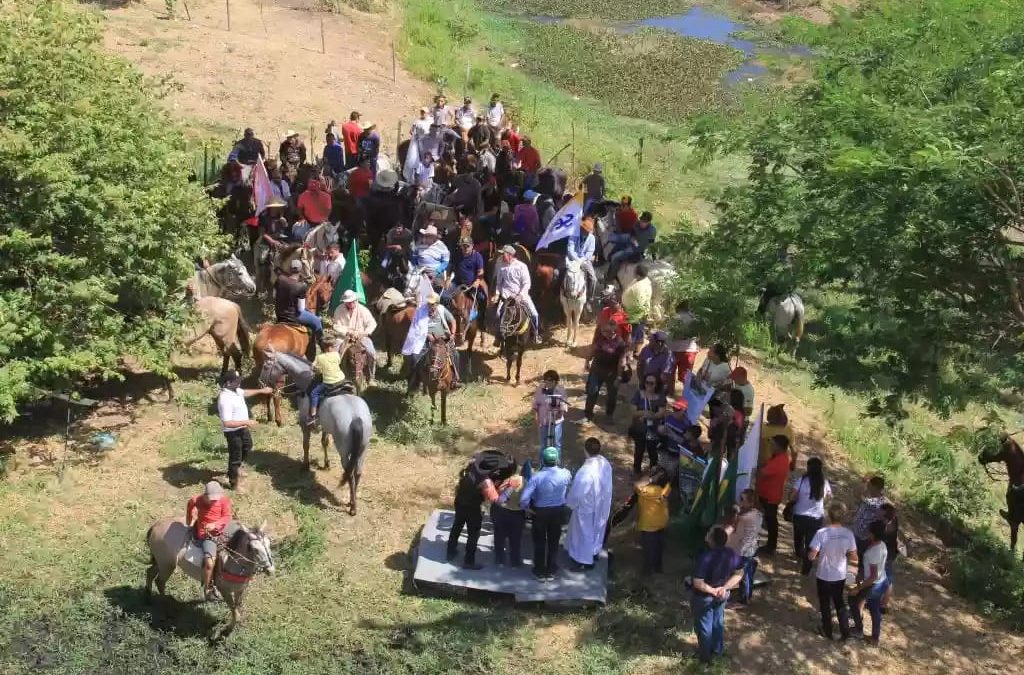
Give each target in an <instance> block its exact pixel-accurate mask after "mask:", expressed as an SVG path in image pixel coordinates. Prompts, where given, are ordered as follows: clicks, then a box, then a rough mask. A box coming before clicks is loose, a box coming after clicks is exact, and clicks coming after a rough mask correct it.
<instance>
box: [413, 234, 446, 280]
mask: <svg viewBox="0 0 1024 675" xmlns="http://www.w3.org/2000/svg"><path fill="white" fill-rule="evenodd" d="M450 261H451V253H450V252H449V251H448V247H447V246H445V245H444V242H443V241H441V239H440V238H439V236H438V233H437V226H436V225H427V226H426V227H425V228H423V229H422V230H420V241H419V243H418V244H416V247H415V248H414V249H413V252H412V263H413V264H414V265H416V266H417V267H419V268H421V269H423V270H424V271H425V272H427V275H428V276H429V277H430V278H431V279H438V278H441V277H442V276H443V275H444V272H445V270H447V269H448V263H449V262H450Z"/></svg>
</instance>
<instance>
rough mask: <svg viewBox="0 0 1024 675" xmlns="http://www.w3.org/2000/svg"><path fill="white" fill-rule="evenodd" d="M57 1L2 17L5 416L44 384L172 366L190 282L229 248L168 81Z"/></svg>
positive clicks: (0, 247)
mask: <svg viewBox="0 0 1024 675" xmlns="http://www.w3.org/2000/svg"><path fill="white" fill-rule="evenodd" d="M100 40H101V34H100V30H99V25H98V19H97V18H96V15H94V14H92V13H89V12H86V11H82V10H79V9H77V8H73V7H70V6H68V5H67V4H65V3H64V2H60V1H59V0H45V1H39V0H16V1H15V2H13V3H7V6H5V8H4V9H3V10H2V11H0V417H2V418H3V419H4V420H7V421H10V420H11V419H13V417H14V416H15V415H16V414H17V412H16V406H17V405H18V404H19V403H20V402H22V401H25V400H26V399H30V398H32V397H34V396H38V395H39V391H38V388H64V387H68V386H71V385H73V384H74V383H76V382H80V381H81V380H82V378H85V377H93V376H97V377H116V376H117V375H118V367H119V365H120V364H121V363H122V362H123V359H124V358H131V359H132V360H133V361H135V362H137V363H139V364H141V365H142V366H145V367H149V368H153V369H155V370H157V371H158V372H164V373H166V371H167V368H168V358H167V357H168V354H169V351H170V348H171V344H172V342H173V341H174V339H175V338H176V336H177V335H178V334H179V332H180V329H181V325H182V322H183V320H184V319H185V317H186V315H187V311H188V309H187V307H186V306H185V305H184V303H183V302H181V301H180V297H181V289H182V282H183V280H184V279H185V278H186V277H187V276H188V275H189V274H190V273H191V269H192V258H193V256H194V255H196V254H197V252H198V251H202V250H209V249H211V248H213V247H215V246H217V244H218V242H217V240H216V237H217V235H216V221H215V219H214V217H213V212H212V207H211V204H210V201H209V200H208V199H207V198H206V197H205V195H204V194H203V192H202V190H201V189H200V187H199V186H197V185H194V184H191V183H189V180H188V178H189V174H190V168H191V162H190V159H189V156H188V155H187V153H186V152H185V146H184V141H183V137H182V135H181V133H180V131H179V130H178V128H177V127H176V126H175V125H174V124H173V123H172V122H171V121H170V120H169V118H168V116H167V115H166V114H165V113H164V112H163V111H161V110H160V109H159V108H158V107H157V103H155V101H156V100H157V99H158V98H159V97H160V91H159V88H158V86H157V85H156V83H153V82H150V81H147V80H146V79H145V78H143V77H142V76H141V75H140V74H139V73H137V72H136V71H135V70H133V69H132V68H131V67H130V66H129V65H128V64H127V63H125V62H123V61H121V60H120V59H117V58H114V57H112V56H109V55H107V54H106V53H104V52H103V50H102V46H101V44H100Z"/></svg>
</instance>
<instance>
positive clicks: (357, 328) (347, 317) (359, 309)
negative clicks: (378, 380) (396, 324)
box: [332, 290, 377, 384]
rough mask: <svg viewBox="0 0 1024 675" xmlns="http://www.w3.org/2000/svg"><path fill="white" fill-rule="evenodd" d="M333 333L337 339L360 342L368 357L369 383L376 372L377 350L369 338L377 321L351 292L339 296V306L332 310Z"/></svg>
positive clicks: (375, 327)
mask: <svg viewBox="0 0 1024 675" xmlns="http://www.w3.org/2000/svg"><path fill="white" fill-rule="evenodd" d="M332 324H333V326H334V332H335V333H337V335H338V337H340V338H345V339H347V340H348V341H349V342H360V343H362V345H363V349H365V350H366V354H367V356H368V357H369V364H370V382H369V384H373V378H374V375H375V374H376V371H377V350H376V349H375V348H374V346H373V340H371V339H370V336H371V335H372V334H373V331H375V330H376V329H377V320H376V319H374V318H373V314H372V313H370V310H369V309H367V307H366V305H363V304H362V303H361V302H359V296H358V295H357V294H356V292H355V291H353V290H347V291H345V292H344V293H342V294H341V304H340V305H338V309H336V310H334V317H333V318H332Z"/></svg>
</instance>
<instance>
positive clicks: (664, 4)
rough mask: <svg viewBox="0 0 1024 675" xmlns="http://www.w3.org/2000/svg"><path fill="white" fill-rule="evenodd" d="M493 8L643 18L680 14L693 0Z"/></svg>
mask: <svg viewBox="0 0 1024 675" xmlns="http://www.w3.org/2000/svg"><path fill="white" fill-rule="evenodd" d="M488 4H489V5H490V6H491V7H493V8H495V9H500V10H504V11H507V12H515V13H517V14H524V15H526V16H557V17H580V18H600V19H614V20H622V21H626V20H632V19H643V18H647V17H649V16H670V15H673V14H682V13H684V12H685V11H686V10H688V9H690V7H692V6H693V5H695V4H697V2H696V0H645V2H634V3H629V2H611V1H610V0H494V1H493V2H491V3H488Z"/></svg>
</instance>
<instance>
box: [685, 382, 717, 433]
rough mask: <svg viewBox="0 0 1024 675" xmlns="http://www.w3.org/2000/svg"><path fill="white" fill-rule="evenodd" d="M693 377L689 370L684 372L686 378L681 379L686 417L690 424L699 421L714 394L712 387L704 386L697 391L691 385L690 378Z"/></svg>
mask: <svg viewBox="0 0 1024 675" xmlns="http://www.w3.org/2000/svg"><path fill="white" fill-rule="evenodd" d="M692 379H693V373H692V372H691V371H687V372H686V379H685V380H683V394H682V396H683V400H684V401H686V406H687V407H686V419H687V420H689V422H690V424H691V425H692V424H697V422H699V421H700V415H701V413H703V412H704V408H706V407H707V405H708V401H710V400H711V397H713V396H714V395H715V390H714V388H713V387H705V388H704V389H703V390H702V391H698V390H697V389H695V388H694V387H693V386H691V380H692Z"/></svg>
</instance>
